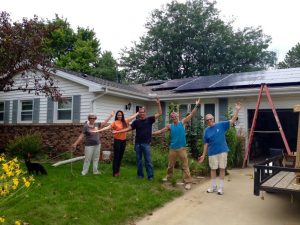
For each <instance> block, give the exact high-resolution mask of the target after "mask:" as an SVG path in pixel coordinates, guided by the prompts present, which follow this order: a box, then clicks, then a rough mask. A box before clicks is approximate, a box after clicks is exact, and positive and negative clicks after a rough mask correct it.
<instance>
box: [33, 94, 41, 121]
mask: <svg viewBox="0 0 300 225" xmlns="http://www.w3.org/2000/svg"><path fill="white" fill-rule="evenodd" d="M39 120H40V99H39V98H35V99H34V100H33V118H32V122H33V123H39Z"/></svg>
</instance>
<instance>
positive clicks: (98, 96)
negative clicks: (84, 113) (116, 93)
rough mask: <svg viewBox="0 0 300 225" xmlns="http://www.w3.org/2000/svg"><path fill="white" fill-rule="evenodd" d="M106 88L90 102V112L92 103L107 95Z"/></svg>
mask: <svg viewBox="0 0 300 225" xmlns="http://www.w3.org/2000/svg"><path fill="white" fill-rule="evenodd" d="M107 92H108V91H107V87H105V89H104V92H103V93H102V94H100V95H97V96H96V97H95V98H93V99H92V100H91V105H90V112H94V102H95V101H96V100H97V99H98V98H101V97H102V96H104V95H106V94H107Z"/></svg>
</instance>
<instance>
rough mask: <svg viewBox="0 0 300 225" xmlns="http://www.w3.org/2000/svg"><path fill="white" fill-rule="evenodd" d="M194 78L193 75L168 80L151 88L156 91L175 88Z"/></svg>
mask: <svg viewBox="0 0 300 225" xmlns="http://www.w3.org/2000/svg"><path fill="white" fill-rule="evenodd" d="M194 79H195V78H194V77H189V78H183V79H175V80H169V81H166V82H165V83H163V84H161V85H158V86H156V87H154V88H152V90H153V91H158V90H168V89H174V88H177V87H179V86H181V85H183V84H185V83H187V82H189V81H191V80H194Z"/></svg>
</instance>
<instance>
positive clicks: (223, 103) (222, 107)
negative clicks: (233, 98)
mask: <svg viewBox="0 0 300 225" xmlns="http://www.w3.org/2000/svg"><path fill="white" fill-rule="evenodd" d="M227 112H228V99H227V98H220V99H219V118H220V119H219V120H220V121H223V120H227V118H226V114H227Z"/></svg>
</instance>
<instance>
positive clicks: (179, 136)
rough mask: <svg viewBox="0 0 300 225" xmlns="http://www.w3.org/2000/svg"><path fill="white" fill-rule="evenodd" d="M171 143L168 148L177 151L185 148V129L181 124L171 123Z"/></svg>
mask: <svg viewBox="0 0 300 225" xmlns="http://www.w3.org/2000/svg"><path fill="white" fill-rule="evenodd" d="M170 134H171V142H170V148H171V149H177V148H182V147H185V146H186V138H185V129H184V126H183V124H182V122H179V123H177V124H174V123H172V124H171V126H170Z"/></svg>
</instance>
